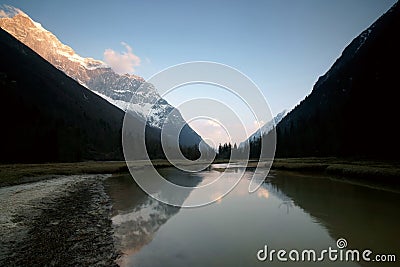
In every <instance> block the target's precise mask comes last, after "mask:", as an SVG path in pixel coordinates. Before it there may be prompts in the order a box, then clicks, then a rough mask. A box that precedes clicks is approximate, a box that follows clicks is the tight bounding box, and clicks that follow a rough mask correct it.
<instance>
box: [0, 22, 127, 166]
mask: <svg viewBox="0 0 400 267" xmlns="http://www.w3.org/2000/svg"><path fill="white" fill-rule="evenodd" d="M0 58H1V60H0V96H1V101H2V104H1V110H0V116H1V124H2V127H1V156H0V162H51V161H79V160H88V159H93V160H111V159H123V155H122V148H121V126H122V121H123V116H124V112H123V111H122V110H120V109H118V108H117V107H115V106H113V105H111V104H110V103H108V102H107V101H106V100H104V99H103V98H101V97H99V96H98V95H96V94H95V93H93V92H91V91H90V90H88V89H86V88H84V87H83V86H81V85H80V84H79V83H77V82H76V81H75V80H73V79H71V78H69V77H68V76H66V75H65V74H64V73H63V72H62V71H60V70H58V69H56V68H55V67H53V66H52V65H51V64H50V63H48V62H47V61H45V60H44V59H43V58H41V57H40V56H39V55H37V54H36V53H35V52H33V51H32V50H31V49H30V48H28V47H27V46H25V45H24V44H22V43H20V42H19V41H18V40H16V39H15V38H14V37H12V36H11V35H10V34H8V33H7V32H5V31H4V30H2V29H0Z"/></svg>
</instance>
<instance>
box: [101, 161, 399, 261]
mask: <svg viewBox="0 0 400 267" xmlns="http://www.w3.org/2000/svg"><path fill="white" fill-rule="evenodd" d="M160 172H161V173H162V174H163V175H164V176H165V177H168V178H169V179H171V180H174V181H175V182H177V183H181V184H185V185H191V186H195V185H202V184H208V183H209V182H211V181H213V180H215V179H216V177H218V175H219V172H217V171H204V172H201V173H196V174H185V173H183V172H179V171H177V170H174V169H172V168H168V169H163V170H161V171H160ZM250 178H251V172H246V173H245V176H244V177H243V179H242V180H241V181H240V183H239V184H238V185H237V187H236V188H235V189H234V190H233V191H232V192H231V193H229V194H228V195H227V196H225V197H224V198H222V199H220V200H219V201H218V202H216V203H214V204H210V205H207V206H204V207H200V208H181V209H179V208H177V207H172V206H169V205H166V204H162V203H160V202H158V201H157V200H154V199H152V198H151V197H149V196H147V195H146V194H145V193H143V191H142V190H141V189H140V188H138V186H137V185H136V184H135V182H134V181H133V179H132V178H131V177H130V176H118V177H117V176H114V177H111V178H109V179H108V180H107V184H106V185H107V189H108V192H109V195H110V196H111V198H112V200H113V205H114V208H113V209H114V210H113V213H114V216H113V224H114V228H115V236H116V242H117V245H118V247H119V249H121V251H122V252H123V253H124V257H122V258H121V260H120V261H119V264H120V265H122V266H152V267H155V266H164V267H165V266H191V267H194V266H271V265H272V266H321V262H314V263H312V262H311V263H310V262H290V261H289V262H279V261H277V260H276V259H275V260H274V262H273V263H271V262H268V261H265V262H260V261H258V260H257V257H256V254H257V252H258V251H259V250H260V249H262V248H263V247H264V245H268V247H269V248H270V249H276V250H279V249H285V250H287V251H288V252H289V251H290V250H292V249H298V250H304V249H314V250H316V251H317V252H318V251H321V250H323V249H328V247H329V246H331V247H332V248H334V249H336V248H337V247H336V240H337V239H338V238H345V239H346V240H347V242H348V248H351V249H359V250H363V249H366V248H368V249H370V250H372V251H373V252H374V253H382V254H397V255H400V251H399V248H400V241H399V236H400V230H399V228H398V227H397V225H398V219H399V213H398V203H400V202H399V200H400V195H399V194H396V193H391V192H386V191H381V190H376V189H372V188H367V187H362V186H359V185H353V184H349V183H344V182H339V181H333V180H330V179H327V178H318V177H310V176H305V175H298V174H293V173H288V172H271V173H270V176H269V179H268V181H269V182H267V183H264V184H263V185H262V186H261V188H259V189H258V191H256V192H255V193H252V194H249V193H248V191H247V190H248V185H249V182H250V181H249V179H250ZM226 179H229V177H228V178H226ZM232 179H233V178H232ZM215 190H216V191H217V190H218V189H215ZM213 193H215V194H217V193H218V192H210V195H212V194H213ZM191 197H196V195H193V194H189V195H188V196H186V200H185V201H190V200H191V199H190V198H191ZM397 255H396V256H397ZM324 264H327V265H328V266H380V265H379V264H377V263H366V262H362V261H361V262H358V263H356V262H328V261H325V262H324ZM384 266H397V265H396V264H393V263H392V264H391V263H385V264H384Z"/></svg>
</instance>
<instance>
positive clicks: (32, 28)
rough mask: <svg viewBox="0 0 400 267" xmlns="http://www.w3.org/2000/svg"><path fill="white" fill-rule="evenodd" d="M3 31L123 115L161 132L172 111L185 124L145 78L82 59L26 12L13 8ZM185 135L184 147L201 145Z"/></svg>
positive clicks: (0, 23) (192, 134) (2, 22)
mask: <svg viewBox="0 0 400 267" xmlns="http://www.w3.org/2000/svg"><path fill="white" fill-rule="evenodd" d="M0 27H1V28H3V29H4V30H6V31H7V32H9V33H10V34H11V35H13V36H14V37H15V38H16V39H18V40H19V41H21V42H22V43H24V44H25V45H27V46H28V47H30V48H31V49H32V50H34V51H35V52H36V53H38V54H39V55H40V56H41V57H43V58H44V59H45V60H47V61H48V62H50V63H51V64H52V65H54V66H55V67H56V68H58V69H60V70H61V71H63V72H64V73H66V74H67V75H68V76H70V77H72V78H73V79H75V80H76V81H78V82H79V83H80V84H81V85H83V86H85V87H87V88H88V89H90V90H91V91H93V92H95V93H96V94H97V95H99V96H101V97H102V98H104V99H106V100H107V101H108V102H110V103H111V104H113V105H115V106H117V107H119V108H120V109H122V110H123V111H126V110H127V108H129V110H130V111H131V113H132V112H133V114H134V115H135V116H137V117H138V118H140V119H141V120H143V121H145V122H146V123H147V124H149V125H150V126H153V127H157V128H160V129H161V127H162V126H163V123H164V120H165V119H166V118H167V116H168V114H169V113H171V112H172V111H173V110H175V112H174V116H175V117H174V119H175V120H177V125H181V124H186V122H185V121H184V119H183V118H182V116H181V114H180V112H179V111H177V110H176V109H175V108H174V107H173V106H171V105H170V104H169V103H168V102H167V101H165V100H164V99H162V98H161V97H160V96H159V94H158V92H157V90H156V88H154V86H152V85H150V84H147V83H146V82H145V80H144V79H143V78H142V77H139V76H136V75H133V74H123V75H120V74H117V73H115V72H114V71H113V70H112V69H111V68H110V67H109V66H107V64H106V63H104V62H103V61H101V60H96V59H92V58H83V57H81V56H79V55H78V54H76V52H75V51H74V50H73V49H72V48H71V47H69V46H67V45H65V44H63V43H62V42H61V41H59V40H58V38H57V37H56V36H55V35H54V34H53V33H51V32H50V31H48V30H46V29H45V28H44V27H43V26H42V25H41V24H40V23H37V22H35V21H33V20H32V19H31V18H30V17H29V16H28V15H27V14H25V13H24V12H23V11H21V10H19V9H16V8H14V13H12V14H10V15H9V17H3V18H0ZM157 100H159V101H157ZM150 110H151V112H149V111H150ZM182 135H183V136H186V138H184V139H182V143H181V144H182V145H185V146H192V145H197V144H199V143H200V141H201V137H200V136H199V135H198V134H197V133H196V132H195V131H194V130H193V129H192V128H190V126H189V125H187V127H184V129H183V133H182Z"/></svg>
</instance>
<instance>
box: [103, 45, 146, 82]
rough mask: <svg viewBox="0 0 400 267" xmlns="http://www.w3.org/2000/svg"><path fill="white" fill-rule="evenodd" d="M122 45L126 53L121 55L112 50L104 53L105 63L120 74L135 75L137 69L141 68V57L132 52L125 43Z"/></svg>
mask: <svg viewBox="0 0 400 267" xmlns="http://www.w3.org/2000/svg"><path fill="white" fill-rule="evenodd" d="M121 44H122V45H123V46H124V47H125V49H126V51H124V52H122V53H119V52H116V51H114V50H112V49H106V50H105V51H104V61H105V62H106V63H107V64H108V65H109V66H110V67H111V68H112V69H113V70H114V71H115V72H116V73H119V74H125V73H130V74H132V73H134V72H135V67H138V66H140V62H141V60H140V57H138V56H137V55H135V54H134V53H133V52H132V48H131V47H130V46H129V45H128V44H126V43H124V42H121Z"/></svg>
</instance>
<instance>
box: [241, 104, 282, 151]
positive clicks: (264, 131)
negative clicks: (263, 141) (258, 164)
mask: <svg viewBox="0 0 400 267" xmlns="http://www.w3.org/2000/svg"><path fill="white" fill-rule="evenodd" d="M286 114H287V110H286V109H285V110H283V111H282V112H280V113H278V114H277V115H276V116H275V117H274V118H273V119H272V120H270V121H269V122H267V123H266V124H264V125H263V126H261V128H260V129H258V130H257V131H256V132H255V133H253V134H252V135H250V136H249V138H247V140H246V141H250V140H253V139H254V138H256V139H257V138H259V137H260V136H261V135H263V134H267V133H269V131H271V130H272V129H273V128H274V127H275V126H276V125H277V124H278V123H279V122H280V121H281V120H282V119H283V118H284V117H285V116H286ZM246 141H244V142H242V143H240V145H239V147H243V146H244V145H245V144H246Z"/></svg>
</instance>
